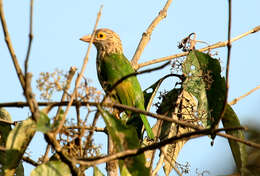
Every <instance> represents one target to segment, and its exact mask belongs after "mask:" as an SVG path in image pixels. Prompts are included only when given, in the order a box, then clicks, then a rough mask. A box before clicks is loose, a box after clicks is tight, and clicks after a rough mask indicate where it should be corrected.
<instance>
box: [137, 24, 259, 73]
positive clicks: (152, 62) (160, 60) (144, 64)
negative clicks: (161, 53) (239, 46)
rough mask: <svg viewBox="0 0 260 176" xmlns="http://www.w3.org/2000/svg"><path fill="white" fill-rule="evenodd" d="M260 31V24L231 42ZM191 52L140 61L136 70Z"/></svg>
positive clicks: (214, 45) (219, 43)
mask: <svg viewBox="0 0 260 176" xmlns="http://www.w3.org/2000/svg"><path fill="white" fill-rule="evenodd" d="M258 31H260V25H259V26H256V27H254V28H253V29H251V30H249V31H247V32H245V33H243V34H241V35H238V36H236V37H234V38H233V39H231V40H230V43H233V42H235V41H237V40H239V39H241V38H243V37H245V36H247V35H249V34H253V33H256V32H258ZM227 44H228V40H227V41H224V42H217V43H215V44H213V45H210V46H207V47H205V48H201V49H199V50H198V51H201V52H203V51H208V50H211V49H215V48H221V47H225V46H227ZM188 54H189V52H183V53H179V54H174V55H171V56H166V57H162V58H158V59H152V60H150V61H147V62H143V63H140V64H138V65H137V66H136V70H138V69H140V68H142V67H145V66H148V65H152V64H156V63H159V62H163V61H168V60H172V59H174V58H179V57H183V56H187V55H188Z"/></svg>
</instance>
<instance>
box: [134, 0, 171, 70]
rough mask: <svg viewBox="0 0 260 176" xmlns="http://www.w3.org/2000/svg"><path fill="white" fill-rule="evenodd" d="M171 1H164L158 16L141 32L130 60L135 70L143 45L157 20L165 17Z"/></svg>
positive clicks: (157, 22) (147, 40)
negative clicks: (140, 37)
mask: <svg viewBox="0 0 260 176" xmlns="http://www.w3.org/2000/svg"><path fill="white" fill-rule="evenodd" d="M171 3H172V0H168V1H167V2H166V4H165V5H164V7H163V9H162V10H161V11H160V12H159V14H158V16H157V17H156V18H155V19H154V20H153V21H152V23H151V24H150V26H149V27H148V28H147V30H146V32H144V33H143V35H142V39H141V40H140V42H139V44H138V47H137V49H136V51H135V54H134V56H133V59H132V61H131V63H132V66H133V67H134V68H135V70H137V69H136V68H137V67H136V66H137V63H138V60H139V59H140V56H141V54H142V52H143V50H144V48H145V46H146V45H147V43H148V42H149V41H150V38H151V35H152V32H153V30H154V28H155V27H156V26H157V25H158V24H159V22H160V21H161V20H162V19H164V18H166V16H167V10H168V8H169V6H170V5H171Z"/></svg>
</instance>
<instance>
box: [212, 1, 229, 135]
mask: <svg viewBox="0 0 260 176" xmlns="http://www.w3.org/2000/svg"><path fill="white" fill-rule="evenodd" d="M231 10H232V1H231V0H228V43H227V63H226V84H225V86H226V92H225V98H224V102H223V107H222V109H221V113H220V116H219V118H218V120H217V121H214V122H213V124H212V126H211V128H212V129H215V128H217V126H218V125H219V122H220V121H221V119H222V118H223V117H224V114H225V111H226V107H227V104H228V102H227V100H228V91H229V69H230V55H231V47H232V45H231V42H230V39H231V19H232V13H231ZM212 137H213V138H214V137H215V136H214V134H213V136H212Z"/></svg>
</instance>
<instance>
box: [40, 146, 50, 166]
mask: <svg viewBox="0 0 260 176" xmlns="http://www.w3.org/2000/svg"><path fill="white" fill-rule="evenodd" d="M50 149H51V145H50V144H47V146H46V149H45V153H44V155H43V157H42V162H43V163H46V162H47V161H48V154H49V151H50Z"/></svg>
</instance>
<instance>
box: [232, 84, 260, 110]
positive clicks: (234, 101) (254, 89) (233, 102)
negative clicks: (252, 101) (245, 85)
mask: <svg viewBox="0 0 260 176" xmlns="http://www.w3.org/2000/svg"><path fill="white" fill-rule="evenodd" d="M258 89H260V85H258V86H256V87H255V88H253V89H252V90H250V91H249V92H247V93H245V94H244V95H242V96H240V97H238V98H235V99H234V100H232V101H231V102H229V103H228V104H229V105H234V104H236V103H237V102H238V101H240V100H241V99H243V98H245V97H246V96H248V95H250V94H251V93H253V92H254V91H256V90H258Z"/></svg>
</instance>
